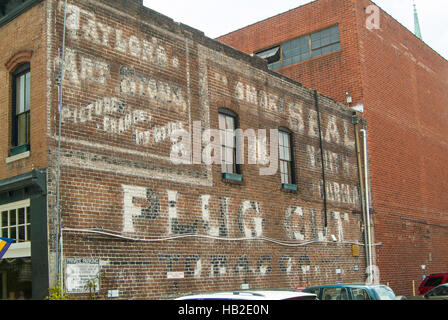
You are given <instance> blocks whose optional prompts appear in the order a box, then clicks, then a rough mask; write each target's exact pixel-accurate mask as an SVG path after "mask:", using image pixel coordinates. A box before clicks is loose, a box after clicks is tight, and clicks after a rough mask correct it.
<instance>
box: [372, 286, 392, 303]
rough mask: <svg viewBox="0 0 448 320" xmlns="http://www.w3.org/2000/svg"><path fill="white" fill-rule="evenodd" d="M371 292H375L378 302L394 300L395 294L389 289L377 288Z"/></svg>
mask: <svg viewBox="0 0 448 320" xmlns="http://www.w3.org/2000/svg"><path fill="white" fill-rule="evenodd" d="M373 290H375V292H376V294H377V295H378V297H379V299H380V300H395V293H394V292H393V291H392V289H391V288H389V287H386V286H379V287H375V288H373Z"/></svg>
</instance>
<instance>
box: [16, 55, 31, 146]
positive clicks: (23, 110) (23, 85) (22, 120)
mask: <svg viewBox="0 0 448 320" xmlns="http://www.w3.org/2000/svg"><path fill="white" fill-rule="evenodd" d="M12 81H13V83H12V130H13V131H12V146H13V147H18V146H24V145H25V146H27V145H29V143H30V65H29V63H25V64H22V65H20V66H19V67H18V68H17V69H16V70H15V71H14V72H13V74H12ZM27 149H28V148H27Z"/></svg>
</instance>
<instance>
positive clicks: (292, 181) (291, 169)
mask: <svg viewBox="0 0 448 320" xmlns="http://www.w3.org/2000/svg"><path fill="white" fill-rule="evenodd" d="M278 133H279V134H278V139H279V141H278V142H279V147H278V153H279V167H280V170H279V171H280V181H281V183H282V188H283V189H289V190H295V191H297V179H296V170H295V160H294V138H293V132H292V131H291V130H289V129H288V128H286V127H279V128H278ZM282 135H287V137H288V143H289V146H288V151H289V160H285V159H282V156H281V155H282V150H281V148H282V147H284V146H282V145H281V139H280V137H281V136H282ZM282 162H287V168H288V173H287V175H288V181H286V182H285V181H284V180H283V174H284V173H283V172H282Z"/></svg>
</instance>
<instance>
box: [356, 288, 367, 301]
mask: <svg viewBox="0 0 448 320" xmlns="http://www.w3.org/2000/svg"><path fill="white" fill-rule="evenodd" d="M352 295H353V300H370V296H369V294H368V293H367V291H366V290H364V289H358V288H353V289H352Z"/></svg>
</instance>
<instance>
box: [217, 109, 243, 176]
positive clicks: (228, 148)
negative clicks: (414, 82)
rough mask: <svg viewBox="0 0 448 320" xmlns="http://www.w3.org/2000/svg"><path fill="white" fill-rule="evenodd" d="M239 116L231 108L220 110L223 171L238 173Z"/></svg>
mask: <svg viewBox="0 0 448 320" xmlns="http://www.w3.org/2000/svg"><path fill="white" fill-rule="evenodd" d="M236 127H237V116H236V114H235V113H233V112H232V111H230V110H227V109H220V110H219V130H220V133H221V171H222V173H229V174H237V173H239V172H238V171H239V168H238V166H237V164H236V137H235V129H236Z"/></svg>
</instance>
